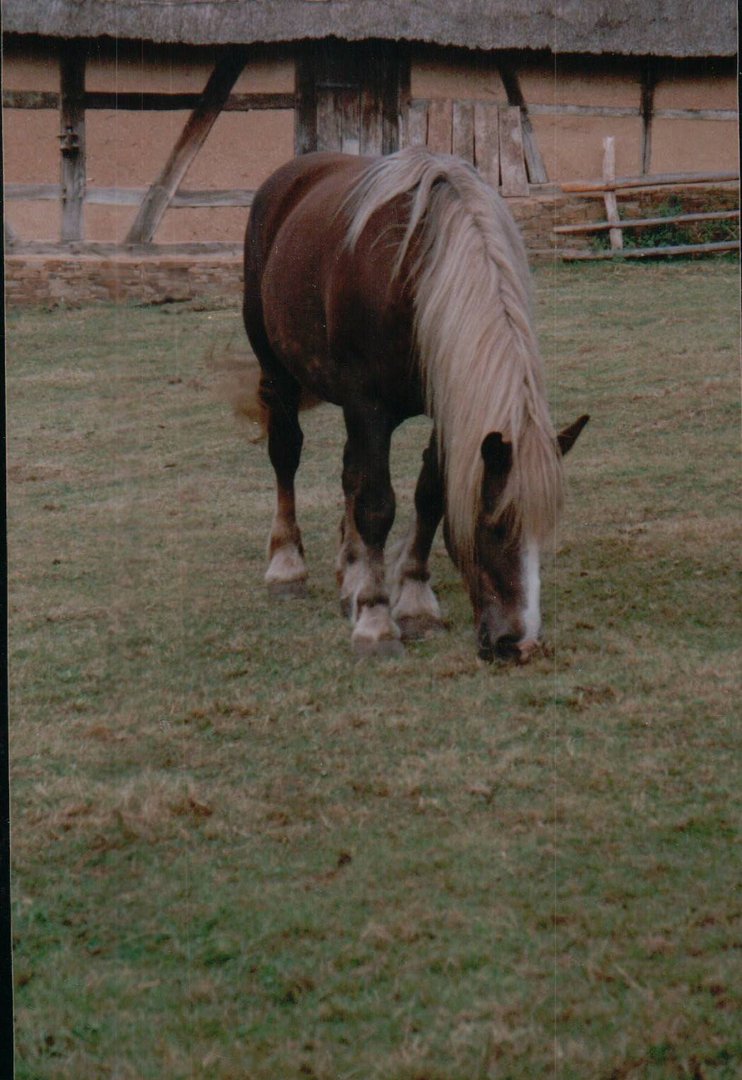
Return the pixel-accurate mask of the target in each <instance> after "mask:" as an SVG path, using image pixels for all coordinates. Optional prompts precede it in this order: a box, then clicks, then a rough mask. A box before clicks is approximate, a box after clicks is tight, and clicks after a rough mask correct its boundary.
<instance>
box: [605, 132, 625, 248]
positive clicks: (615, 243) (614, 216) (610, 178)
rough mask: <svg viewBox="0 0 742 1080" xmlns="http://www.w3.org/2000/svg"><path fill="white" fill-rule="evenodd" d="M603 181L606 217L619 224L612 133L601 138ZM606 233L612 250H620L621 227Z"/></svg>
mask: <svg viewBox="0 0 742 1080" xmlns="http://www.w3.org/2000/svg"><path fill="white" fill-rule="evenodd" d="M603 182H604V183H605V186H606V191H605V194H604V196H603V198H604V200H605V213H606V217H607V219H608V221H609V222H610V223H611V225H614V224H615V225H619V224H620V221H621V219H620V217H619V216H618V200H617V199H616V188H615V183H616V140H615V139H614V137H613V136H612V135H608V136H606V138H605V139H603ZM608 235H609V236H610V239H611V249H612V250H613V251H620V250H621V249H622V248H623V232H622V231H621V229H620V228H616V229H610V230H609V232H608Z"/></svg>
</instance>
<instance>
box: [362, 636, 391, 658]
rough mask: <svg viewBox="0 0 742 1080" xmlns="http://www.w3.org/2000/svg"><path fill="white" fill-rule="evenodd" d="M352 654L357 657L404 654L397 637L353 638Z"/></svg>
mask: <svg viewBox="0 0 742 1080" xmlns="http://www.w3.org/2000/svg"><path fill="white" fill-rule="evenodd" d="M351 644H352V646H353V654H354V656H358V657H368V656H404V645H403V644H402V642H401V641H400V640H399V638H381V639H380V640H379V641H374V640H372V639H371V638H366V637H358V638H353V639H352V642H351Z"/></svg>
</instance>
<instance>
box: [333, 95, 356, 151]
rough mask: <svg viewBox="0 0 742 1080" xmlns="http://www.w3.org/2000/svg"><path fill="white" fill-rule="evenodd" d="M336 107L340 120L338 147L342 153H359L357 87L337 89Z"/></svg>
mask: <svg viewBox="0 0 742 1080" xmlns="http://www.w3.org/2000/svg"><path fill="white" fill-rule="evenodd" d="M336 107H337V110H338V120H339V122H340V149H341V150H342V152H343V153H344V154H360V152H361V130H360V123H361V102H360V92H359V90H358V87H353V88H352V89H350V88H349V89H344V90H338V91H337V93H336Z"/></svg>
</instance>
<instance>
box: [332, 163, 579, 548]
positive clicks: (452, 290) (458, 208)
mask: <svg viewBox="0 0 742 1080" xmlns="http://www.w3.org/2000/svg"><path fill="white" fill-rule="evenodd" d="M405 193H409V196H410V213H409V221H408V223H407V227H406V230H405V232H404V235H403V236H402V238H401V240H400V244H399V250H398V253H397V258H396V263H395V274H398V273H399V272H400V270H401V267H402V264H403V262H404V259H405V255H406V254H407V251H408V249H409V246H410V242H411V241H412V238H413V236H415V235H416V257H415V265H414V267H413V268H412V271H411V276H412V279H413V280H414V282H415V286H414V289H415V292H414V295H415V344H416V352H417V357H418V363H419V365H420V369H421V374H422V379H423V383H424V387H425V394H426V402H427V412H428V414H429V415H430V416H431V417H433V419H434V422H435V424H436V427H437V430H438V440H439V447H440V451H441V456H442V461H443V467H444V473H445V490H446V515H447V521H448V528H449V533H450V536H451V540H452V542H453V544H454V546H455V548H456V551H457V553H458V555H459V557H460V558H461V559H462V561H463V562H465V563H468V564H471V563H472V562H473V560H474V556H475V552H474V546H475V528H476V522H477V519H478V516H479V513H480V511H481V498H482V479H483V469H484V466H483V461H482V456H481V452H480V447H481V444H482V441H483V439H484V438H485V436H486V435H487V434H488V433H489V432H491V431H499V432H500V433H501V434H502V436H503V438H504V439H505V440H507V441H508V442H510V443H511V444H512V458H513V461H512V468H511V470H510V473H509V476H508V480H507V484H506V486H505V489H504V491H503V494H502V496H501V498H500V500H499V503H498V505H497V507H496V508H495V511H494V519H493V524H494V523H496V521H497V520H499V519H502V518H504V517H507V519H508V521H509V522H510V523H512V527H513V528H514V530H515V532H516V533H517V534H518V535H520V536H521V537H523V538H524V539H527V540H533V541H536V542H537V543H543V542H544V541H545V540H546V539H547V538H548V536H549V535H550V533H551V532H552V530H553V528H554V526H555V524H556V519H557V516H558V513H559V509H560V506H561V501H562V491H563V477H562V466H561V458H560V455H559V453H558V450H557V443H556V436H555V432H554V429H553V427H552V424H551V420H550V417H549V412H548V408H547V404H546V398H545V393H544V380H543V368H542V361H541V356H540V353H539V349H538V343H537V341H536V336H535V333H534V330H533V326H532V316H531V298H530V275H529V271H528V265H527V261H526V254H525V249H524V247H523V242H522V240H521V237H520V234H519V232H518V229H517V227H516V225H515V223H514V221H513V219H512V217H511V215H510V212H509V211H508V210H507V208H506V207H505V205H504V203H503V201H502V199H501V198H500V196H499V195H498V194H497V193H496V192H494V191H493V190H492V189H491V188H490V187H489V186H488V185H487V184H486V183H485V182H484V181H483V180H482V179H481V177H480V176H479V174H478V173H476V172H475V170H474V169H473V168H471V167H470V166H467V165H466V164H465V163H464V162H462V161H460V160H458V159H456V158H452V157H447V156H442V155H441V156H438V155H433V154H431V153H430V152H429V151H427V150H426V149H424V148H422V147H411V148H408V149H406V150H402V151H399V152H398V153H396V154H392V155H389V156H388V157H384V158H381V159H379V160H378V161H375V162H374V163H373V164H371V165H370V166H369V167H368V168H367V169H366V170H364V172H363V173H362V175H361V176H360V178H359V179H358V180H357V181H356V183H355V184H354V187H353V189H352V191H351V193H350V196H349V198H348V199H347V200H346V203H345V209H346V212H347V213H349V215H350V223H349V227H348V233H347V237H348V243H349V244H350V245H351V247H352V246H353V245H354V244H355V243H356V242H357V240H358V238H359V237H360V235H361V233H362V232H363V230H364V228H365V227H366V225H367V224H368V222H369V219H370V218H371V217H372V215H373V214H374V212H375V211H376V210H378V209H379V208H380V207H381V206H383V205H384V204H385V203H387V202H389V201H390V200H392V199H394V198H397V197H398V196H400V195H402V194H405Z"/></svg>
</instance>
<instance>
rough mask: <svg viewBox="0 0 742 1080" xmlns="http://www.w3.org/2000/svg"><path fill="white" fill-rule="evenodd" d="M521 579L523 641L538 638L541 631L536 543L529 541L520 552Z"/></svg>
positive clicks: (538, 562)
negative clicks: (521, 552)
mask: <svg viewBox="0 0 742 1080" xmlns="http://www.w3.org/2000/svg"><path fill="white" fill-rule="evenodd" d="M522 560H523V564H522V574H523V577H522V581H523V595H524V597H525V606H524V608H523V625H524V627H525V632H524V634H523V641H536V640H538V636H539V633H540V631H541V565H540V559H539V550H538V544H536V543H534V542H533V541H529V543H528V544H526V546H525V547H524V549H523V554H522Z"/></svg>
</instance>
